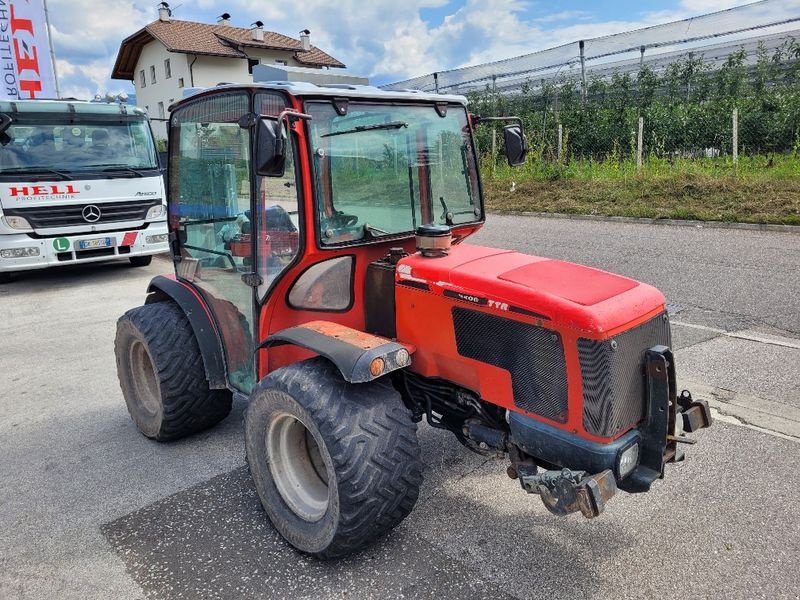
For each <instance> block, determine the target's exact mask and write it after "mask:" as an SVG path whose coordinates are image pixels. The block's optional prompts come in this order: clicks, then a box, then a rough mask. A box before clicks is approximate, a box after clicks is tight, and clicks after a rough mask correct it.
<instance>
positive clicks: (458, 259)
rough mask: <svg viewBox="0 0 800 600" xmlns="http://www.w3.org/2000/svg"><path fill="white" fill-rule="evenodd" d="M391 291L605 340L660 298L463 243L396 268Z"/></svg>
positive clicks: (581, 271) (589, 271) (545, 261)
mask: <svg viewBox="0 0 800 600" xmlns="http://www.w3.org/2000/svg"><path fill="white" fill-rule="evenodd" d="M396 278H397V284H398V285H401V286H403V285H406V286H411V287H418V288H427V289H429V290H430V291H431V292H433V293H436V294H442V295H444V296H447V297H450V298H452V299H454V300H456V301H459V302H460V303H462V302H463V303H467V304H473V305H478V306H484V307H487V308H490V309H495V310H498V311H502V312H511V313H517V314H520V315H527V316H529V317H534V318H541V319H545V320H549V321H552V322H553V323H557V324H559V325H561V326H563V327H567V328H570V329H573V330H577V331H583V332H592V333H606V332H609V331H611V330H614V329H617V328H619V327H623V326H624V325H626V324H628V323H630V322H631V321H634V320H637V319H640V318H641V317H642V316H644V315H646V314H649V313H652V312H654V311H657V310H664V307H665V299H664V296H663V294H661V292H659V291H658V290H657V289H656V288H654V287H652V286H649V285H647V284H644V283H640V282H638V281H636V280H634V279H629V278H627V277H622V276H620V275H614V274H612V273H607V272H606V271H601V270H599V269H593V268H591V267H584V266H581V265H576V264H574V263H569V262H564V261H561V260H553V259H549V258H540V257H538V256H529V255H526V254H521V253H519V252H512V251H509V250H498V249H496V248H486V247H483V246H473V245H470V244H458V245H456V246H453V247H452V248H451V249H450V254H449V255H447V256H445V257H441V258H426V257H423V256H422V255H421V254H419V253H417V254H414V255H411V256H408V257H406V258H403V259H401V260H400V261H399V263H398V265H397V270H396Z"/></svg>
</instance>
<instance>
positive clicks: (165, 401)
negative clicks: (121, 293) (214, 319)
mask: <svg viewBox="0 0 800 600" xmlns="http://www.w3.org/2000/svg"><path fill="white" fill-rule="evenodd" d="M114 353H115V355H116V358H117V375H118V377H119V384H120V387H121V388H122V395H123V396H124V397H125V404H127V406H128V412H129V413H130V415H131V418H132V419H133V422H134V423H136V427H138V428H139V431H141V432H142V433H143V434H144V435H146V436H147V437H149V438H153V439H155V440H158V441H160V442H166V441H171V440H176V439H179V438H182V437H185V436H187V435H191V434H193V433H196V432H198V431H202V430H203V429H207V428H209V427H213V426H214V425H216V424H217V423H219V422H220V421H221V420H222V419H224V418H225V417H226V416H228V413H230V411H231V404H232V397H231V393H230V391H228V390H212V389H210V388H209V386H208V380H207V379H206V373H205V367H204V366H203V357H202V356H201V354H200V348H199V346H198V345H197V340H196V339H195V337H194V332H193V331H192V327H191V325H190V324H189V321H188V319H187V318H186V315H184V314H183V311H182V310H181V309H180V307H178V306H177V305H176V304H174V303H172V302H156V303H154V304H146V305H145V306H139V307H137V308H132V309H131V310H129V311H128V312H126V313H125V314H124V315H122V317H120V319H119V320H118V321H117V337H116V339H115V341H114Z"/></svg>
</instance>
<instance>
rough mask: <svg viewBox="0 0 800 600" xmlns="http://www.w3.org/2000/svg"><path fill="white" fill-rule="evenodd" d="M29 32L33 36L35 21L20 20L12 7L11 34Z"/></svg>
mask: <svg viewBox="0 0 800 600" xmlns="http://www.w3.org/2000/svg"><path fill="white" fill-rule="evenodd" d="M20 30H21V31H27V32H28V33H30V34H31V35H33V21H31V20H30V19H19V18H17V16H16V15H15V14H14V5H13V4H12V5H11V33H17V31H20Z"/></svg>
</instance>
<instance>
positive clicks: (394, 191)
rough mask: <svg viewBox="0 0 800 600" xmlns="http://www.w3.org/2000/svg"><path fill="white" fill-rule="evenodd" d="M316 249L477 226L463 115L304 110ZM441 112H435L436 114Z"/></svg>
mask: <svg viewBox="0 0 800 600" xmlns="http://www.w3.org/2000/svg"><path fill="white" fill-rule="evenodd" d="M306 110H307V111H308V112H309V113H310V114H311V115H312V120H311V121H310V122H309V127H310V130H311V144H312V156H313V160H314V185H315V195H316V200H317V212H318V218H319V223H320V232H321V241H322V243H323V244H325V245H332V244H342V243H348V242H354V241H359V240H364V239H373V238H377V237H383V236H387V235H397V234H403V233H409V232H412V231H414V230H415V229H416V228H417V227H418V226H419V225H422V224H425V223H438V224H449V225H461V224H465V223H471V222H474V221H478V220H480V219H481V218H482V207H481V202H480V191H479V188H478V179H477V169H476V166H475V153H474V150H473V148H472V142H471V139H470V134H469V127H468V125H467V113H466V109H465V108H464V107H463V106H461V105H450V106H448V107H447V109H446V111H441V112H444V116H440V111H437V109H436V107H434V106H433V105H413V106H411V105H385V104H383V105H379V104H369V103H363V104H362V103H354V102H351V103H350V105H349V106H348V110H347V114H346V115H340V114H339V113H338V112H337V111H336V108H335V107H334V105H333V104H332V103H331V102H323V101H319V102H317V101H313V102H308V103H307V105H306ZM440 110H441V108H440Z"/></svg>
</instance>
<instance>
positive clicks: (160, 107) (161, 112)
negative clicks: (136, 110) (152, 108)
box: [158, 102, 166, 119]
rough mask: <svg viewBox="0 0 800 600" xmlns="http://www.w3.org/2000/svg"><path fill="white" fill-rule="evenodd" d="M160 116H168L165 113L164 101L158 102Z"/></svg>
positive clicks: (161, 117)
mask: <svg viewBox="0 0 800 600" xmlns="http://www.w3.org/2000/svg"><path fill="white" fill-rule="evenodd" d="M158 118H159V119H165V118H166V115H165V114H164V103H163V102H159V103H158Z"/></svg>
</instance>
